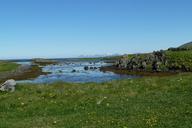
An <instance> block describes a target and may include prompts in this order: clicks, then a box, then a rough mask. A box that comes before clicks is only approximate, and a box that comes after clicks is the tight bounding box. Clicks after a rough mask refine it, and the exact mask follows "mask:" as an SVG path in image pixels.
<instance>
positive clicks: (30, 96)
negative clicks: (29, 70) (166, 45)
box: [0, 73, 192, 128]
mask: <svg viewBox="0 0 192 128" xmlns="http://www.w3.org/2000/svg"><path fill="white" fill-rule="evenodd" d="M191 79H192V74H191V73H186V74H179V75H176V76H169V77H161V78H158V77H153V78H149V77H145V78H139V79H134V80H120V81H113V82H108V83H102V84H96V83H89V84H68V83H55V84H52V85H29V84H24V85H18V86H17V88H16V92H14V93H0V128H190V127H192V122H191V120H192V100H191V98H192V81H191Z"/></svg>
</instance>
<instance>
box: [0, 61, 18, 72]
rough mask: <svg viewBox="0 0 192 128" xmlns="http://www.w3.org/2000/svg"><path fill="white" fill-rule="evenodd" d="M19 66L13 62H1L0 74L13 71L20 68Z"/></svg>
mask: <svg viewBox="0 0 192 128" xmlns="http://www.w3.org/2000/svg"><path fill="white" fill-rule="evenodd" d="M18 66H19V65H18V64H16V63H12V62H4V61H0V72H7V71H12V70H15V69H17V68H18Z"/></svg>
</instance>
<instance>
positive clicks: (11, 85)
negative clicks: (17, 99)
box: [0, 79, 17, 92]
mask: <svg viewBox="0 0 192 128" xmlns="http://www.w3.org/2000/svg"><path fill="white" fill-rule="evenodd" d="M16 84H17V83H16V81H15V80H13V79H10V80H7V81H5V82H4V83H3V84H2V85H0V91H3V92H5V91H6V92H8V91H11V92H14V91H15V86H16Z"/></svg>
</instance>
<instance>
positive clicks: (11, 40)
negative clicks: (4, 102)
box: [0, 0, 192, 59]
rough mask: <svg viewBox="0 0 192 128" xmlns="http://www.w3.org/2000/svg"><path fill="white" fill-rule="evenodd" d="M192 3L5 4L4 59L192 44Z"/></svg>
mask: <svg viewBox="0 0 192 128" xmlns="http://www.w3.org/2000/svg"><path fill="white" fill-rule="evenodd" d="M191 5H192V1H191V0H1V1H0V58H1V59H5V58H33V57H49V58H52V57H75V56H79V55H95V54H116V53H119V54H123V53H138V52H150V51H153V50H158V49H166V48H168V47H172V46H179V45H180V44H181V43H185V42H188V41H191V40H192V7H191Z"/></svg>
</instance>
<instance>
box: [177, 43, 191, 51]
mask: <svg viewBox="0 0 192 128" xmlns="http://www.w3.org/2000/svg"><path fill="white" fill-rule="evenodd" d="M178 48H182V49H190V50H191V49H192V42H189V43H186V44H183V45H181V46H180V47H178Z"/></svg>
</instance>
